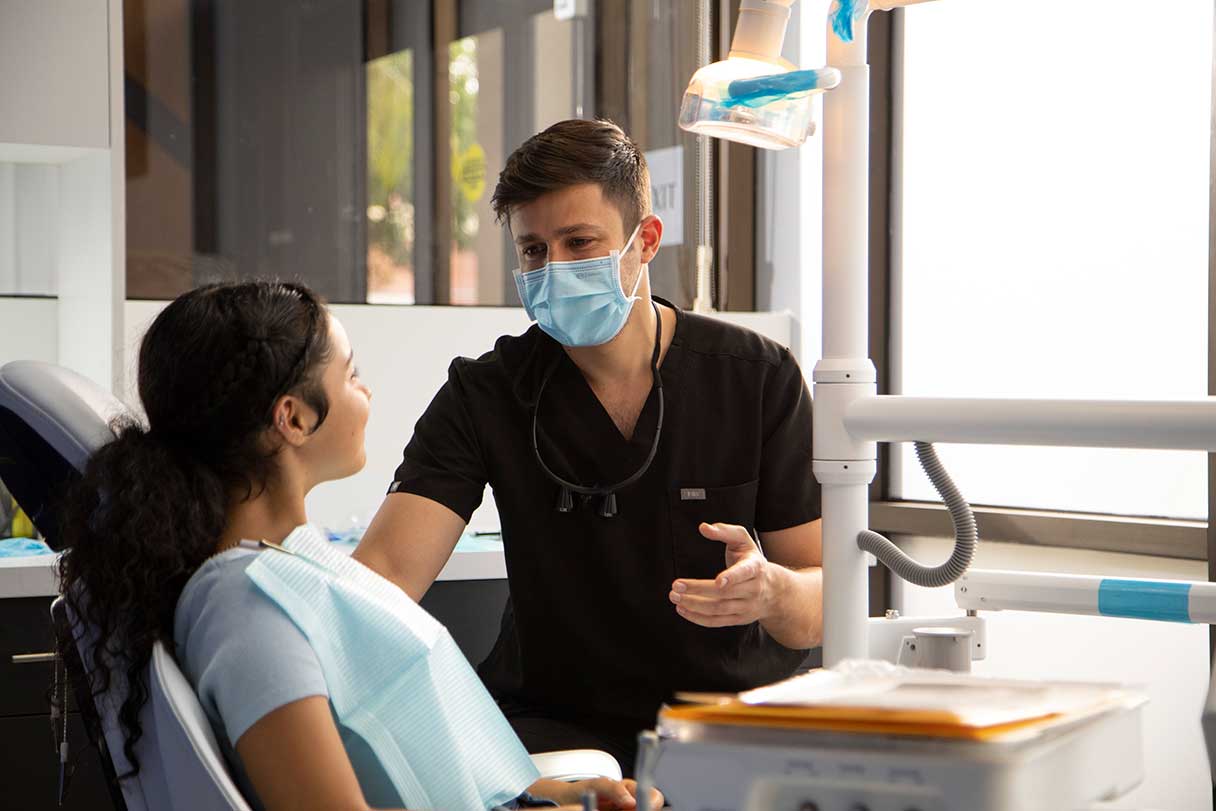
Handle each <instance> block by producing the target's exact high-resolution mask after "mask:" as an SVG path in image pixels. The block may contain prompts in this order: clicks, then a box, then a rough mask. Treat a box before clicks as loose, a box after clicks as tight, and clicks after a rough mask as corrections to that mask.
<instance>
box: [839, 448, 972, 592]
mask: <svg viewBox="0 0 1216 811" xmlns="http://www.w3.org/2000/svg"><path fill="white" fill-rule="evenodd" d="M915 446H916V458H917V459H918V460H920V464H921V467H923V468H924V469H925V473H927V474H928V475H929V480H930V481H931V482H933V488H934V489H935V490H937V492H938V495H940V496H941V497H942V501H944V502H945V503H946V509H948V510H949V511H950V519H951V520H952V521H953V522H954V551H953V552H952V553H951V554H950V558H949V559H948V560H947V561H946V562H945V563H943V564H941V565H940V566H925V565H923V564H921V563H918V562H917V561H915V560H913V559H912V558H911V557H909V556H908V555H907V554H905V553H904V552H903V550H901V549H900V548H899V547H897V546H896V545H895V544H893V543H891V541H889V540H888V539H886V538H884V537H883V536H882V535H879V534H878V533H877V532H872V531H871V530H868V529H866V530H862V531H861V533H860V534H859V535H858V536H857V546H858V547H860V548H861V549H862V550H863V551H865V552H869V553H870V554H871V555H873V556H874V557H876V558H878V560H879V562H881V563H882V564H883V565H884V566H886V567H887V568H888V569H890V570H891V571H892V572H894V573H895V574H896V575H898V576H899V577H901V578H903V579H904V580H906V581H908V582H909V583H911V584H913V585H915V586H925V587H926V588H937V587H939V586H947V585H949V584H951V583H953V582H954V581H955V580H958V579H959V578H960V577H962V576H963V575H964V574H965V573H966V571H967V567H968V566H970V565H971V558H972V557H974V556H975V547H976V544H977V543H978V542H979V536H978V533H977V532H976V528H975V515H974V514H973V513H972V512H971V506H970V505H969V504H968V503H967V501H966V499H964V498H963V496H962V494H961V493H959V491H958V488H957V487H955V486H954V482H952V481H951V480H950V476H949V474H948V473H946V469H945V468H944V467H942V463H941V461H940V460H939V459H938V458H937V451H935V450H933V445H931V444H930V443H928V442H917V443H915Z"/></svg>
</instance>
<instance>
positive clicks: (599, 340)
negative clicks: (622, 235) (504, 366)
mask: <svg viewBox="0 0 1216 811" xmlns="http://www.w3.org/2000/svg"><path fill="white" fill-rule="evenodd" d="M641 227H642V224H641V223H640V222H639V223H638V225H637V227H636V228H634V229H633V233H632V234H630V235H629V241H628V242H626V243H625V247H624V248H623V249H621V250H619V251H613V252H612V253H610V254H608V255H607V256H600V257H596V258H595V259H580V260H577V261H574V262H549V263H548V264H546V265H545V266H544V267H543V268H538V269H537V270H532V271H528V272H527V273H524V272H523V271H521V270H516V271H515V287H516V288H517V289H518V290H519V300H520V301H522V302H523V304H524V309H525V310H527V312H528V317H529V318H531V319H532V320H533V321H535V322H536V323H537V324H539V325H540V328H541V329H543V330H544V331H545V332H546V333H547V334H548V335H549V336H550V337H551V338H553V340H555V341H557V342H558V343H559V344H562V345H563V346H599V345H600V344H606V343H608V342H609V341H611V340H612V339H613V338H615V337H616V336H617V335H618V334H619V333H620V331H621V330H622V329H624V328H625V322H626V321H628V320H629V313H630V311H631V310H633V303H634V302H635V301H637V300H638V296H637V292H638V285H639V284H640V283H641V281H642V273H643V272H645V271H646V268H645V267H643V268H642V270H641V271H639V272H638V278H637V281H635V282H634V283H633V290H632V292H630V294H629V295H628V296H626V295H625V291H624V290H622V289H621V255H622V254H626V253H628V252H629V247H630V246H631V245H633V240H634V238H635V237H636V236H637V235H638V231H639V230H640V229H641Z"/></svg>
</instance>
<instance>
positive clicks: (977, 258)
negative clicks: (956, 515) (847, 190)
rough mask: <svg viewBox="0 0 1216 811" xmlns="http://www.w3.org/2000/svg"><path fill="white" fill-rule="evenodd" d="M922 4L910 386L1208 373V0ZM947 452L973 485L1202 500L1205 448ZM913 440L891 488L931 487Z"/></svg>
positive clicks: (1066, 387)
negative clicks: (1162, 15) (1158, 17)
mask: <svg viewBox="0 0 1216 811" xmlns="http://www.w3.org/2000/svg"><path fill="white" fill-rule="evenodd" d="M914 11H915V13H911V12H909V13H907V14H905V15H904V17H903V21H904V37H903V48H904V58H903V65H902V67H903V84H902V111H903V114H902V120H901V121H900V122H899V123H900V126H901V128H902V150H901V152H900V162H901V163H902V177H901V183H900V184H899V187H900V196H899V198H898V199H897V200H896V201H895V205H896V206H897V207H898V210H899V218H900V221H901V225H900V241H901V243H902V244H901V246H900V247H899V248H897V262H896V268H897V272H898V273H899V274H900V277H899V279H898V281H897V286H898V288H899V290H900V295H899V297H898V299H897V300H896V303H895V305H894V306H895V307H896V308H898V309H897V311H896V314H897V318H896V319H895V323H896V324H897V325H898V326H897V327H895V329H896V330H897V332H896V334H895V336H894V339H895V346H896V347H897V351H896V353H895V357H896V363H897V364H898V367H897V376H896V379H897V380H898V381H899V382H898V386H897V387H896V388H895V391H896V393H901V394H908V395H933V396H981V397H1040V396H1041V397H1051V396H1055V397H1059V396H1066V397H1070V398H1071V397H1079V398H1119V399H1124V398H1130V399H1135V398H1144V399H1168V398H1174V397H1196V396H1203V395H1205V394H1207V380H1206V376H1207V356H1206V348H1207V344H1208V330H1209V325H1208V323H1207V284H1208V228H1209V212H1208V184H1209V177H1210V171H1209V149H1210V137H1211V135H1210V107H1211V76H1212V65H1213V59H1212V23H1213V20H1212V4H1211V3H1183V4H1177V5H1175V6H1172V7H1171V15H1172V16H1171V18H1170V20H1169V24H1168V31H1162V32H1157V31H1155V30H1154V27H1153V22H1152V21H1151V20H1149V19H1147V18H1146V17H1145V16H1144V13H1143V11H1144V9H1143V7H1142V6H1138V5H1136V4H1133V3H1131V2H1112V3H1103V4H1098V5H1095V4H1092V3H1060V2H1053V1H1052V0H988V1H987V2H984V3H941V4H930V5H926V6H920V7H917V8H916V9H915V10H914ZM998 32H999V33H998ZM1158 33H1160V35H1158ZM898 148H899V147H898V145H897V149H898ZM941 455H942V458H943V460H944V461H945V462H946V464H947V467H948V469H949V470H950V471H951V474H952V475H953V476H954V477H955V480H956V482H957V483H958V484H959V487H960V489H961V490H962V491H963V493H964V495H966V496H967V497H968V498H969V499H970V500H971V501H973V502H974V503H977V504H996V505H1005V506H1015V507H1028V508H1040V509H1059V510H1075V511H1084V512H1099V513H1114V514H1124V515H1148V516H1169V517H1176V518H1206V517H1207V512H1208V509H1207V476H1206V458H1205V456H1204V454H1200V453H1183V452H1165V451H1162V452H1155V451H1126V450H1111V449H1072V448H1028V447H1023V448H1004V447H990V446H986V447H985V446H977V447H969V446H943V447H942V448H941ZM897 456H898V459H897V461H896V463H895V468H894V476H893V478H892V483H891V484H892V487H891V490H892V495H893V496H894V497H896V498H903V499H913V500H915V499H926V500H935V499H936V494H934V492H933V490H932V488H931V486H930V484H929V482H928V481H927V479H926V478H925V476H924V475H923V473H921V471H920V468H919V466H918V465H917V463H916V459H915V456H914V454H913V453H912V452H911V448H910V447H909V446H900V448H899V451H898V454H897Z"/></svg>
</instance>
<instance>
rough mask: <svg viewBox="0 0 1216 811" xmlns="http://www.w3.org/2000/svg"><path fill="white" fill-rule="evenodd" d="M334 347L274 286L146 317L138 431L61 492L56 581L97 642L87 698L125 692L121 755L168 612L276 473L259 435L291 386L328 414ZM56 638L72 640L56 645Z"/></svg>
mask: <svg viewBox="0 0 1216 811" xmlns="http://www.w3.org/2000/svg"><path fill="white" fill-rule="evenodd" d="M330 353H331V347H330V337H329V328H328V319H327V316H326V310H325V306H324V304H323V302H322V301H321V300H320V299H319V298H318V297H317V296H316V295H315V294H313V292H312V291H310V290H309V289H308V288H307V287H304V286H302V285H297V284H282V283H277V282H243V283H237V284H220V285H211V286H208V287H201V288H198V289H196V290H192V291H190V292H188V293H186V294H185V295H183V296H181V297H180V298H178V299H176V300H174V301H173V302H172V303H170V304H169V306H168V307H166V308H165V309H164V310H163V311H161V313H160V314H159V315H158V316H157V317H156V319H155V320H154V321H153V322H152V325H151V326H150V327H149V328H148V331H147V333H146V334H145V335H144V339H143V342H142V343H141V344H140V350H139V399H140V401H141V403H142V405H143V409H144V412H145V413H146V415H147V424H146V426H145V425H144V424H142V423H140V422H138V421H136V420H133V419H127V420H125V421H123V422H121V423H118V424H115V425H114V426H113V427H114V429H115V433H116V434H117V438H116V439H115V440H114V441H113V442H110V443H109V444H107V445H105V446H104V447H102V448H101V449H100V450H98V451H97V453H96V454H94V455H93V457H92V458H91V459H90V460H89V462H88V465H87V467H86V469H85V471H84V474H83V476H82V478H81V479H80V480H79V481H77V482H76V483H75V485H73V487H72V488H71V489H70V491H69V492H68V493H67V495H66V496H65V502H64V514H63V520H62V531H63V533H64V541H65V543H66V545H67V546H68V552H67V553H66V554H64V556H63V558H62V560H61V562H60V565H59V575H60V580H61V589H62V591H63V594H64V597H65V599H66V600H67V602H68V605H69V606H70V608H71V609H72V613H73V614H74V616H75V618H76V622H77V623H78V626H77V628H76V632H77V633H81V631H82V630H85V629H87V632H88V633H90V634H91V635H92V637H93V639H94V640H95V644H94V647H93V650H92V655H91V656H88V657H86V659H87V661H84V662H83V665H84V669H85V671H86V672H87V673H88V676H89V680H90V685H91V687H92V691H93V694H94V695H100V694H101V693H104V692H106V691H107V690H110V689H111V688H112V687H113V688H116V689H118V690H119V691H122V690H124V689H125V690H126V696H125V699H124V700H123V702H122V706H121V707H120V709H119V713H118V718H119V721H120V723H121V726H122V730H123V736H124V747H123V749H124V752H125V754H126V756H127V759H128V760H129V761H130V762H131V764H132V769H133V770H132V771H131V772H130V773H129V774H128V775H121V777H127V776H130V775H133V774H135V773H136V772H138V771H139V761H138V759H137V758H136V756H135V744H136V743H137V742H138V741H139V739H140V737H141V736H142V735H143V729H142V726H141V724H140V720H139V714H140V709H141V708H142V707H143V705H144V704H145V702H146V701H147V700H148V696H149V692H148V682H147V670H148V663H149V661H150V659H151V656H152V648H153V646H154V645H155V643H156V642H158V641H163V642H164V643H165V644H166V645H167V646H168V647H169V649H170V650H171V651H172V650H173V614H174V609H175V607H176V606H177V600H178V597H179V596H180V595H181V592H182V589H183V588H184V587H185V585H186V581H187V580H189V579H190V576H191V575H192V574H194V572H195V571H196V570H197V569H198V568H199V567H200V566H201V565H202V563H203V561H205V560H206V559H207V558H208V557H210V556H211V555H212V554H214V553H215V548H216V544H217V543H218V541H219V539H220V537H221V536H222V535H223V532H224V530H225V527H226V524H227V514H228V510H229V509H230V507H231V506H232V505H233V504H234V503H238V502H240V501H243V500H247V499H249V498H251V497H253V496H255V495H256V494H258V493H260V492H261V491H262V490H263V489H264V488H265V487H266V486H267V484H268V483H269V482H271V481H272V480H273V479H274V476H275V474H276V466H275V462H274V457H275V454H276V449H277V443H276V442H274V440H273V438H272V436H271V434H270V433H269V432H268V431H267V430H266V429H268V428H270V427H271V426H272V419H273V418H272V412H273V409H274V406H275V404H276V403H277V402H278V400H279V398H280V397H282V396H283V395H286V394H292V395H294V396H297V397H299V398H300V399H301V400H303V401H304V402H305V403H307V404H308V405H309V406H310V407H311V408H313V409H314V410H315V411H316V412H317V414H318V416H319V419H318V421H317V424H316V426H314V427H313V430H316V427H319V426H320V425H321V423H322V422H323V421H324V420H325V416H326V414H327V413H328V410H329V403H328V401H327V399H326V396H325V392H324V390H323V388H322V386H321V380H320V378H321V370H322V367H323V365H324V363H325V362H326V361H327V359H328V358H329V355H330ZM60 644H61V645H70V644H72V643H71V641H70V640H60Z"/></svg>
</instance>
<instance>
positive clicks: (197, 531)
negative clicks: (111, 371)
mask: <svg viewBox="0 0 1216 811" xmlns="http://www.w3.org/2000/svg"><path fill="white" fill-rule="evenodd" d="M139 396H140V399H141V401H142V403H143V407H144V410H145V412H146V414H147V425H148V428H147V430H145V429H144V428H142V427H141V426H139V425H136V424H129V425H123V426H121V428H120V431H119V436H118V438H117V439H115V440H114V441H113V442H111V443H110V444H108V445H106V446H105V447H103V448H102V449H101V450H99V451H98V452H97V454H96V455H95V456H94V457H93V458H92V459H91V460H90V462H89V465H88V468H87V470H86V472H85V475H84V477H83V480H82V481H81V482H80V483H79V485H78V486H77V487H76V488H75V489H74V490H73V492H72V494H71V495H70V496H69V498H68V501H67V504H66V508H65V519H66V520H65V521H64V527H65V532H66V533H67V536H68V537H67V538H66V540H67V541H68V543H69V545H70V547H71V552H70V553H69V554H67V555H65V556H64V557H63V561H62V563H61V578H62V589H63V592H64V594H65V595H67V596H68V599H69V601H70V602H71V603H72V607H73V609H74V611H75V612H76V614H77V616H83V617H84V618H85V619H86V620H87V621H88V622H89V623H91V625H92V626H93V627H94V628H96V629H97V630H98V638H99V639H101V640H104V641H105V642H106V645H105V646H104V647H105V648H106V649H107V653H108V655H101V653H100V649H101V648H102V647H103V646H101V645H99V646H98V652H97V655H95V656H94V657H91V658H92V659H93V661H91V662H86V663H85V664H86V667H87V668H89V669H91V670H92V671H93V672H94V677H95V678H99V679H100V680H101V681H100V683H95V684H96V686H98V687H99V688H100V689H103V690H104V689H106V687H107V685H108V684H109V682H110V679H111V678H115V679H117V680H118V681H119V682H121V680H122V679H124V678H125V680H126V681H127V683H128V684H130V685H132V689H131V690H130V692H129V694H128V697H127V698H126V700H125V701H124V703H123V704H122V707H121V710H120V713H119V719H120V722H121V724H122V727H123V732H124V735H125V749H126V754H127V757H128V759H130V760H131V762H132V763H133V764H136V765H135V768H136V769H138V762H137V760H136V757H135V750H134V748H133V747H134V744H135V742H136V741H138V740H139V738H140V736H141V735H142V732H143V731H142V729H141V726H140V721H139V713H140V709H141V707H142V706H143V704H144V703H145V702H146V700H147V696H148V692H147V676H146V673H147V669H148V662H149V659H150V656H151V653H152V647H153V645H154V644H155V643H156V642H157V641H163V642H165V644H166V645H167V646H168V648H169V649H170V650H171V651H175V653H176V658H177V661H178V662H179V663H180V664H181V666H182V669H183V670H184V671H185V673H186V675H187V676H188V677H189V679H190V681H191V683H192V684H193V685H194V686H195V688H196V690H197V692H198V694H199V698H200V700H201V701H202V704H203V707H204V708H205V709H206V712H207V715H208V717H209V718H210V720H211V723H212V726H213V727H214V729H215V732H216V736H217V738H218V739H219V741H220V743H221V746H222V747H223V748H224V750H225V755H226V756H227V758H228V760H229V763H230V764H231V766H232V770H233V773H234V776H235V777H236V779H237V782H238V784H239V785H240V786H241V788H242V790H243V792H244V793H245V795H246V797H247V798H248V799H249V800H250V801H251V803H252V804H253V805H255V806H257V807H262V808H267V809H293V811H294V810H295V809H326V811H331V810H332V809H366V808H369V807H376V808H400V807H402V806H403V805H404V803H403V801H402V798H401V795H400V794H399V793H398V792H397V791H396V789H395V788H394V783H393V781H392V779H391V778H390V777H389V775H388V773H387V772H386V769H385V767H384V766H383V765H382V763H381V762H380V760H379V759H378V757H377V754H376V753H375V752H374V751H373V748H372V746H370V745H369V744H368V743H367V742H366V741H365V740H364V739H363V738H362V737H361V736H360V735H358V734H356V733H354V732H353V731H352V730H351V729H350V728H348V727H347V726H345V725H344V724H343V723H342V722H341V721H340V720H339V718H338V717H337V715H336V713H335V710H334V708H333V705H331V701H330V696H331V691H330V689H329V687H328V686H327V682H326V678H325V675H324V673H323V670H322V666H321V661H320V659H319V657H318V653H317V651H316V649H314V647H313V646H312V645H311V644H310V642H309V638H308V637H307V636H306V635H305V634H304V633H303V632H302V631H301V629H300V628H299V627H297V625H296V623H294V622H293V621H292V618H291V617H289V616H288V614H287V613H286V612H285V610H284V609H282V608H280V606H279V605H278V604H276V603H275V602H274V601H272V600H271V599H270V598H268V597H267V596H266V594H265V593H263V591H261V590H259V588H258V586H256V585H255V584H254V582H253V580H251V579H250V577H248V576H246V569H247V568H248V567H249V566H250V565H251V563H253V562H254V561H255V560H257V559H258V556H259V555H281V554H283V553H281V552H277V551H269V550H268V551H261V552H259V551H256V550H251V549H249V548H247V547H248V544H245V545H242V544H241V541H242V540H246V541H247V540H248V539H259V540H263V539H264V540H267V541H271V542H279V541H282V540H283V539H285V538H288V536H291V535H292V534H293V530H296V528H297V527H300V526H301V525H303V524H305V523H306V521H307V519H306V516H305V512H304V497H305V496H306V495H307V493H308V492H309V491H310V490H311V489H312V488H313V487H314V486H316V485H317V484H320V483H321V482H325V481H330V480H333V479H340V478H342V477H345V476H349V475H351V474H353V473H355V472H357V471H358V470H360V469H361V468H362V467H363V464H364V460H365V453H364V447H363V436H364V427H365V425H366V423H367V418H368V409H369V404H370V400H371V392H370V391H368V389H367V387H366V386H365V385H364V384H363V383H362V381H360V379H359V374H358V371H357V370H356V369H355V367H354V364H353V353H352V351H351V347H350V343H349V341H348V339H347V336H346V333H345V331H344V330H343V328H342V325H341V324H340V323H339V322H338V321H337V319H336V318H334V317H333V316H332V315H331V314H330V313H329V312H328V310H327V309H326V308H325V307H324V306H323V304H322V303H321V302H320V301H318V299H317V298H316V296H314V295H313V294H312V293H311V292H310V291H309V290H308V289H307V288H305V287H302V286H298V285H291V284H278V283H267V282H250V283H241V284H226V285H215V286H210V287H204V288H200V289H197V290H194V291H191V292H189V293H187V294H185V295H183V296H182V297H180V298H178V299H177V300H176V301H174V302H172V303H171V304H170V305H169V306H168V307H167V308H166V309H165V310H164V311H162V312H161V314H160V315H159V316H158V317H157V318H156V320H155V321H154V322H153V323H152V325H151V327H150V328H149V329H148V332H147V334H146V335H145V337H144V339H143V343H142V345H141V347H140V353H139ZM356 565H357V564H356ZM394 594H395V592H394ZM81 595H87V599H80V597H81ZM404 599H407V600H408V598H404ZM116 655H121V656H122V657H123V659H122V664H121V665H114V664H112V663H113V662H114V661H115V660H114V659H112V658H110V657H113V656H116ZM460 664H461V666H462V667H463V666H464V664H465V663H464V662H463V661H462V662H461V663H460ZM116 670H120V671H122V672H113V671H116ZM418 700H419V701H429V699H426V698H425V697H422V696H420V697H419V698H418ZM428 709H429V707H420V708H418V711H419V712H421V713H424V714H425V712H426V711H427V710H428ZM435 712H440V710H439V709H438V708H436V709H435ZM469 732H470V734H472V735H476V730H469ZM505 734H506V735H508V736H509V735H510V730H509V727H505ZM508 743H509V744H510V745H512V746H513V739H512V742H508ZM458 765H459V764H453V768H454V769H455V768H456V767H457V766H458ZM466 765H467V767H468V768H469V769H472V770H476V769H477V764H466ZM533 774H534V773H533ZM527 779H531V777H530V776H529V777H528V778H527ZM523 782H526V780H524V781H523ZM500 788H508V787H500ZM588 789H594V790H595V791H596V792H597V794H598V796H599V798H600V807H601V808H632V807H634V805H635V800H634V796H633V795H634V791H635V790H636V785H635V784H634V783H633V782H632V781H624V782H621V783H617V782H614V781H610V780H606V779H600V780H594V781H587V782H583V783H559V782H556V781H551V780H538V781H536V782H534V783H533V784H532V785H531V786H529V787H528V789H527V791H525V792H524V793H523V794H521V795H520V796H518V797H516V798H515V799H514V800H511V801H509V802H508V803H507V807H512V808H525V807H532V806H543V805H547V806H553V805H558V804H572V803H574V802H576V801H577V800H578V798H579V797H580V796H581V795H582V793H583V792H585V791H586V790H588ZM517 790H518V789H516V788H510V790H509V795H508V796H510V795H513V794H514V792H515V791H517ZM656 799H658V798H657V793H656ZM659 803H660V804H661V800H659ZM446 811H463V809H447V810H446Z"/></svg>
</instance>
